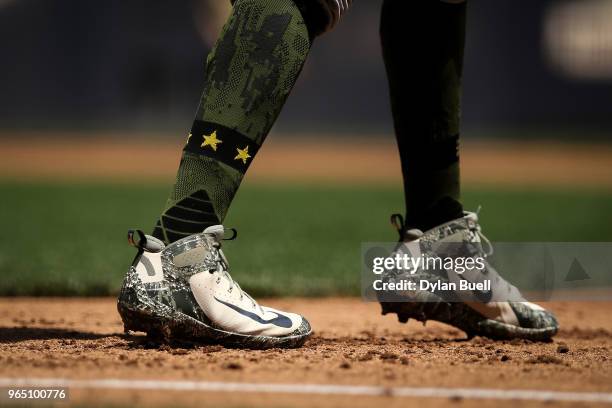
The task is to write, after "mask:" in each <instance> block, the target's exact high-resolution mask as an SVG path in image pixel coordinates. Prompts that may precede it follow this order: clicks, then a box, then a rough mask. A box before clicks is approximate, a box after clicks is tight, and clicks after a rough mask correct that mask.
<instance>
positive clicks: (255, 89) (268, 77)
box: [196, 0, 310, 144]
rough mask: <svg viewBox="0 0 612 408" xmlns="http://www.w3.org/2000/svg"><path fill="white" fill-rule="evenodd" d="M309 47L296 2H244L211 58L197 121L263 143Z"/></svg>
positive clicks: (288, 0) (277, 0)
mask: <svg viewBox="0 0 612 408" xmlns="http://www.w3.org/2000/svg"><path fill="white" fill-rule="evenodd" d="M309 50H310V38H309V35H308V29H307V27H306V24H305V22H304V19H303V18H302V15H301V13H300V10H299V9H298V7H297V6H296V4H295V3H294V2H293V1H292V0H239V1H237V2H236V4H235V5H234V8H233V11H232V14H231V16H230V18H229V20H228V21H227V23H226V25H225V27H224V28H223V31H222V33H221V37H220V38H219V41H218V42H217V44H216V46H215V48H214V49H213V51H212V52H211V53H210V55H209V56H208V61H207V68H206V87H205V89H204V92H203V94H202V100H201V103H200V107H199V109H198V113H197V115H196V117H197V119H199V120H202V121H207V122H213V123H218V124H221V125H224V126H227V127H229V128H232V129H234V130H236V131H238V132H240V133H241V134H243V135H245V136H247V137H249V138H251V139H252V140H254V141H256V142H257V143H258V144H261V143H263V140H264V139H265V137H266V135H267V134H268V133H269V131H270V128H271V127H272V124H273V123H274V122H275V121H276V118H277V117H278V115H279V113H280V110H281V108H282V107H283V105H284V103H285V100H286V99H287V97H288V96H289V93H290V92H291V89H292V88H293V85H294V83H295V81H296V79H297V77H298V75H299V73H300V72H301V70H302V67H303V65H304V62H305V61H306V57H307V55H308V52H309Z"/></svg>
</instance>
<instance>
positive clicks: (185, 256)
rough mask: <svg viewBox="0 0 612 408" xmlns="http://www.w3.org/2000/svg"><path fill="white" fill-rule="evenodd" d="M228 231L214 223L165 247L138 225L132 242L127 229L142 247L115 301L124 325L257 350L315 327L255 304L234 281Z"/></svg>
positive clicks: (163, 336) (286, 342) (295, 341)
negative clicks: (225, 245) (225, 241)
mask: <svg viewBox="0 0 612 408" xmlns="http://www.w3.org/2000/svg"><path fill="white" fill-rule="evenodd" d="M225 231H226V230H225V229H224V228H223V226H221V225H216V226H212V227H209V228H207V229H206V230H204V232H203V233H201V234H195V235H191V236H189V237H186V238H183V239H181V240H179V241H176V242H174V243H172V244H170V245H168V246H165V245H164V244H163V242H161V241H160V240H158V239H156V238H154V237H151V236H148V235H145V234H144V233H143V232H142V231H136V232H137V233H138V235H139V237H140V239H139V240H138V241H136V240H135V239H134V231H130V232H129V233H128V240H129V242H130V243H131V244H132V245H133V246H135V247H136V248H138V250H139V251H138V254H137V256H136V258H135V259H134V262H133V263H132V266H131V267H130V269H129V271H128V273H127V276H126V278H125V280H124V283H123V287H122V288H121V292H120V294H119V300H118V304H117V308H118V310H119V314H120V315H121V318H122V319H123V323H124V326H125V330H126V331H142V332H146V333H147V334H148V335H149V336H151V337H154V338H157V339H159V340H161V341H163V342H167V341H169V340H171V339H177V340H187V341H201V342H206V343H215V344H223V345H226V346H233V347H244V348H257V349H265V348H272V347H284V348H293V347H300V346H301V345H302V344H304V342H305V341H306V338H307V337H308V336H309V335H310V334H311V333H312V330H311V328H310V324H309V323H308V321H307V320H306V319H305V318H303V317H302V316H300V315H297V314H294V313H287V312H281V311H278V310H275V309H272V308H269V307H265V306H260V305H259V304H258V303H257V302H256V301H255V300H254V299H253V298H252V297H250V296H249V295H248V294H247V293H245V292H244V291H243V290H242V289H241V288H240V286H239V285H238V284H237V283H236V282H234V281H233V280H232V278H231V276H230V275H229V273H228V263H227V260H226V258H225V255H224V254H223V251H222V250H221V241H222V240H223V239H224V238H223V237H224V233H225ZM232 231H233V232H234V234H233V236H232V237H231V238H230V239H233V238H235V236H236V234H235V232H236V231H235V230H232Z"/></svg>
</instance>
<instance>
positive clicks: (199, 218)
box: [165, 206, 219, 225]
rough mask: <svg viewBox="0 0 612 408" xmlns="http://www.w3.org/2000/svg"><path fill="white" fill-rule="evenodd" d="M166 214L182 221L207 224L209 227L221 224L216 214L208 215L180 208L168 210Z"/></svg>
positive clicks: (175, 207)
mask: <svg viewBox="0 0 612 408" xmlns="http://www.w3.org/2000/svg"><path fill="white" fill-rule="evenodd" d="M165 214H166V215H169V216H171V217H174V218H180V219H182V220H186V221H192V222H201V223H207V224H209V225H215V224H218V223H219V222H218V219H217V216H216V215H215V214H214V213H207V212H202V211H197V210H192V209H189V208H184V207H179V206H174V207H171V208H168V209H167V210H166V212H165Z"/></svg>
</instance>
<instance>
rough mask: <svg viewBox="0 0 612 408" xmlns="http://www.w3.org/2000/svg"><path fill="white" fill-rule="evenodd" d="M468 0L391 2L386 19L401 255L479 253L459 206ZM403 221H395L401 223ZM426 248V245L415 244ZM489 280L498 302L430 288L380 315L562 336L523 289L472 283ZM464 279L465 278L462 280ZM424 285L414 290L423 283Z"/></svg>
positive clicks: (480, 331)
mask: <svg viewBox="0 0 612 408" xmlns="http://www.w3.org/2000/svg"><path fill="white" fill-rule="evenodd" d="M465 20H466V3H465V1H461V0H440V1H436V0H411V1H405V0H385V1H384V4H383V11H382V18H381V39H382V46H383V55H384V58H385V65H386V67H387V73H388V77H389V86H390V94H391V105H392V108H393V118H394V124H395V131H396V135H397V142H398V147H399V150H400V158H401V164H402V171H403V175H404V188H405V195H406V219H405V222H401V221H400V222H399V225H397V227H398V229H399V230H400V240H401V241H404V242H406V243H408V245H406V246H399V248H398V252H408V253H410V250H409V249H407V248H408V246H410V245H418V246H419V251H421V252H422V253H423V254H425V255H428V256H436V254H435V253H428V250H429V249H430V248H431V247H432V246H439V247H441V248H463V247H467V248H469V249H471V250H473V251H474V253H470V254H468V256H471V257H475V256H476V255H478V254H480V256H482V257H483V258H485V257H486V255H485V254H484V249H483V248H482V242H481V239H482V238H483V235H482V232H481V228H480V226H479V224H478V218H477V215H476V214H473V213H464V212H463V208H462V206H461V204H460V202H459V155H458V142H459V121H460V115H461V109H460V101H461V78H462V68H463V48H464V42H465V22H466V21H465ZM398 219H400V217H397V218H396V220H398ZM420 240H422V241H423V242H426V243H427V245H424V246H423V248H421V247H420V244H419V241H420ZM485 275H486V277H487V278H488V279H489V281H491V282H493V281H494V282H495V283H494V284H493V286H492V291H491V293H490V294H491V298H490V299H497V300H498V301H488V302H457V301H455V302H453V301H446V300H445V298H444V297H442V298H441V297H438V296H437V295H434V294H432V293H429V292H426V291H416V292H415V293H414V294H410V295H406V296H404V297H400V298H394V299H393V300H394V302H390V303H389V302H385V301H383V302H381V303H382V308H383V313H397V315H398V318H399V320H400V321H402V322H405V321H407V320H408V318H415V319H418V320H422V321H425V320H428V319H431V320H439V321H442V322H445V323H449V324H452V325H454V326H456V327H458V328H460V329H462V330H464V331H466V332H467V333H468V334H469V335H486V336H489V337H495V338H512V337H518V338H527V339H531V340H546V339H548V338H550V337H551V336H553V335H554V334H555V333H556V332H557V330H558V324H557V321H556V320H555V318H554V316H553V315H552V314H551V313H550V312H547V311H546V310H544V309H542V308H541V307H539V306H537V305H534V304H532V303H529V302H525V301H524V299H523V298H522V296H521V295H520V292H519V291H518V290H517V289H516V288H515V287H513V286H512V285H510V284H508V283H507V282H506V281H505V280H503V278H501V277H500V276H498V275H497V272H496V271H495V270H494V269H493V268H491V267H490V265H488V264H486V268H485V270H484V271H477V272H476V275H475V276H474V280H477V279H480V278H482V277H484V276H485ZM465 276H466V275H463V276H462V277H465ZM415 277H416V279H418V280H423V279H426V280H429V281H432V282H437V281H442V279H443V278H444V274H438V273H435V271H433V272H428V271H426V270H422V271H420V272H419V273H418V274H416V275H410V274H408V275H406V274H400V275H399V276H396V277H394V279H404V278H405V279H407V280H410V279H415ZM417 285H418V283H417Z"/></svg>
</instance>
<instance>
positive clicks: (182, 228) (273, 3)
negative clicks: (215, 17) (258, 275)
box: [153, 0, 311, 243]
mask: <svg viewBox="0 0 612 408" xmlns="http://www.w3.org/2000/svg"><path fill="white" fill-rule="evenodd" d="M310 44H311V40H310V37H309V34H308V29H307V27H306V25H305V23H304V20H303V18H302V15H301V14H300V10H299V9H298V8H297V6H296V5H295V4H294V2H293V0H238V1H236V2H235V4H234V8H233V11H232V14H231V16H230V18H229V20H228V22H227V23H226V25H225V27H224V28H223V31H222V33H221V36H220V38H219V40H218V42H217V44H216V46H215V48H214V50H213V51H212V52H211V54H210V55H209V56H208V61H207V66H206V87H205V89H204V92H203V95H202V100H201V102H200V106H199V109H198V112H197V115H196V120H195V121H194V124H193V126H192V128H191V132H190V133H189V137H188V140H187V144H186V145H185V148H184V150H183V157H182V159H181V163H180V166H179V170H178V175H177V179H176V184H175V186H174V189H173V191H172V193H171V195H170V198H169V199H168V202H167V204H166V208H165V210H164V212H163V214H162V215H161V217H160V219H159V220H158V222H157V225H156V227H155V230H154V233H153V235H155V236H156V237H157V238H159V239H161V240H163V241H165V242H166V243H169V242H173V241H176V240H178V239H181V238H183V237H186V236H188V235H191V234H194V233H197V232H201V231H202V230H203V229H205V228H206V227H208V226H210V225H214V224H219V223H220V222H222V221H223V219H224V217H225V215H226V213H227V210H228V208H229V205H230V203H231V201H232V199H233V197H234V195H235V193H236V190H237V189H238V186H239V185H240V182H241V180H242V177H243V176H244V174H245V172H246V170H247V169H248V167H249V165H250V164H251V161H252V160H253V158H254V157H255V155H256V153H257V150H258V149H259V147H260V146H261V144H262V143H263V141H264V139H265V138H266V136H267V134H268V132H269V131H270V128H271V127H272V125H273V123H274V121H275V120H276V118H277V117H278V115H279V113H280V110H281V108H282V107H283V105H284V103H285V100H286V99H287V96H288V95H289V93H290V91H291V89H292V88H293V85H294V83H295V81H296V79H297V77H298V75H299V73H300V71H301V69H302V66H303V64H304V62H305V60H306V56H307V54H308V51H309V50H310Z"/></svg>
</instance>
